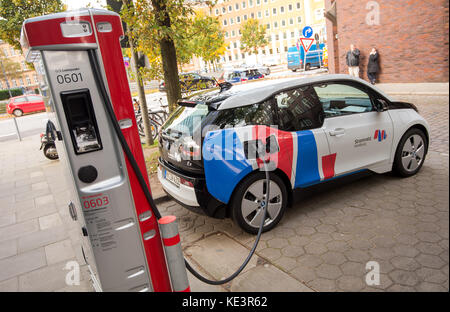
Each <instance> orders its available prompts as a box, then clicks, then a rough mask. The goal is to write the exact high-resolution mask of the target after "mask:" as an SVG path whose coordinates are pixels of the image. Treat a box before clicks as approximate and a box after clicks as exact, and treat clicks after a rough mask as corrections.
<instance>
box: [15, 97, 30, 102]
mask: <svg viewBox="0 0 450 312" xmlns="http://www.w3.org/2000/svg"><path fill="white" fill-rule="evenodd" d="M26 101H27V98H26V97H20V98H16V99H14V103H24V102H26Z"/></svg>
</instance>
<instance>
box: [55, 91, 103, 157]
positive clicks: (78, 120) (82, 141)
mask: <svg viewBox="0 0 450 312" xmlns="http://www.w3.org/2000/svg"><path fill="white" fill-rule="evenodd" d="M61 101H62V104H63V107H64V114H65V115H66V119H67V124H68V126H69V131H70V136H71V139H72V143H73V147H74V149H75V153H76V154H84V153H88V152H93V151H98V150H101V149H102V143H101V139H100V135H99V132H98V126H97V120H96V119H95V113H94V107H93V105H92V100H91V95H90V93H89V90H88V89H81V90H74V91H64V92H61Z"/></svg>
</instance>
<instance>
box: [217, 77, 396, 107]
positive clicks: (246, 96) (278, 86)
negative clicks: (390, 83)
mask: <svg viewBox="0 0 450 312" xmlns="http://www.w3.org/2000/svg"><path fill="white" fill-rule="evenodd" d="M332 81H342V82H344V81H347V82H351V81H353V82H357V83H360V84H363V85H364V86H366V87H369V88H370V89H373V90H375V91H376V92H378V93H380V94H381V95H382V96H384V97H385V98H387V99H388V100H391V98H390V97H389V96H388V95H386V94H385V93H384V92H383V91H381V90H380V89H378V88H377V87H374V86H372V85H371V84H369V83H368V82H366V81H364V80H362V79H360V78H355V77H352V76H350V75H345V74H330V75H321V76H314V77H305V78H299V79H290V80H287V81H283V82H278V83H273V84H271V85H264V86H262V87H256V88H252V89H250V90H244V91H240V92H236V93H234V94H231V95H230V96H229V97H227V98H226V99H225V100H224V101H223V102H222V103H221V104H220V106H219V107H218V108H217V109H218V110H224V109H230V108H235V107H241V106H247V105H252V104H257V103H261V102H263V101H265V100H267V99H268V98H270V97H271V96H273V95H274V94H275V93H277V92H280V91H282V90H287V89H291V88H294V87H301V86H304V85H307V84H311V83H320V82H332Z"/></svg>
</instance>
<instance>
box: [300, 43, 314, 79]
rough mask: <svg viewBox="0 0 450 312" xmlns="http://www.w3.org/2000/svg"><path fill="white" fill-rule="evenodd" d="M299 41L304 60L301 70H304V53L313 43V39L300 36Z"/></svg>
mask: <svg viewBox="0 0 450 312" xmlns="http://www.w3.org/2000/svg"><path fill="white" fill-rule="evenodd" d="M300 43H301V44H302V47H303V50H304V51H305V55H304V60H303V70H304V71H305V70H306V54H307V53H308V51H309V49H311V46H312V45H313V43H314V39H312V38H300Z"/></svg>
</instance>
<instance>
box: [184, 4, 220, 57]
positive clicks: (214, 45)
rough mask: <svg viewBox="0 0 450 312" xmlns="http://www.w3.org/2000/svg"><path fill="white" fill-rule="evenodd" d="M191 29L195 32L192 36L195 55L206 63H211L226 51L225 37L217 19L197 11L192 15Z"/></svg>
mask: <svg viewBox="0 0 450 312" xmlns="http://www.w3.org/2000/svg"><path fill="white" fill-rule="evenodd" d="M192 31H193V33H194V34H196V36H192V37H193V40H192V42H193V43H194V46H195V48H196V49H195V52H194V53H195V55H197V56H199V57H201V58H203V60H204V61H205V62H206V63H208V62H209V63H211V64H213V63H214V62H216V61H218V60H219V59H220V56H221V55H223V54H224V53H225V51H226V45H225V37H224V34H223V31H222V28H221V27H220V23H219V20H218V19H217V18H214V17H210V16H205V15H204V14H203V13H201V12H199V13H197V14H196V16H195V17H194V20H193V27H192Z"/></svg>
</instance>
